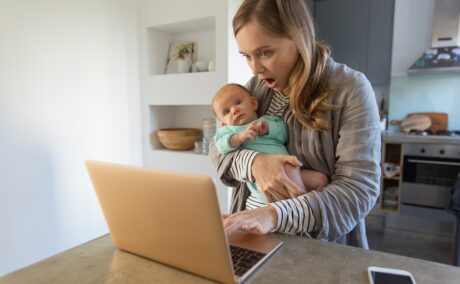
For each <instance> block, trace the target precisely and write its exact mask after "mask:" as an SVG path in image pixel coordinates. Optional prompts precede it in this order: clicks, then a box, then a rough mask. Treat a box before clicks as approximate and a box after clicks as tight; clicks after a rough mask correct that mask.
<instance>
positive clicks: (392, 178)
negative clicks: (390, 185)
mask: <svg viewBox="0 0 460 284" xmlns="http://www.w3.org/2000/svg"><path fill="white" fill-rule="evenodd" d="M382 178H383V179H385V180H397V181H400V179H401V177H400V176H396V177H382Z"/></svg>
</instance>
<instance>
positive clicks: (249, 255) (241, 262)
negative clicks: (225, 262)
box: [230, 246, 265, 276]
mask: <svg viewBox="0 0 460 284" xmlns="http://www.w3.org/2000/svg"><path fill="white" fill-rule="evenodd" d="M230 253H231V255H232V263H233V271H234V272H235V275H237V276H242V275H243V274H244V273H246V272H247V271H248V270H250V269H251V268H252V267H253V266H254V265H255V264H256V263H257V262H258V261H259V260H261V259H262V258H263V257H264V256H265V253H261V252H257V251H253V250H250V249H245V248H241V247H236V246H230Z"/></svg>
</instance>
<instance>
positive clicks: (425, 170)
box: [401, 156, 460, 208]
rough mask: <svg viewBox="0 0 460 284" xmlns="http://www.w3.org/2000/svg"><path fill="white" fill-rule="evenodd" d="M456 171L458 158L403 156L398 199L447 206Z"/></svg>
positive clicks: (406, 202) (414, 203)
mask: <svg viewBox="0 0 460 284" xmlns="http://www.w3.org/2000/svg"><path fill="white" fill-rule="evenodd" d="M459 172H460V160H459V159H446V158H434V157H420V156H404V162H403V175H402V178H403V182H402V185H401V202H402V203H404V204H410V205H419V206H428V207H433V208H447V207H448V206H449V203H450V200H451V190H452V187H453V185H454V183H455V181H456V179H457V174H458V173H459Z"/></svg>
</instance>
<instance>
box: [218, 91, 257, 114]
mask: <svg viewBox="0 0 460 284" xmlns="http://www.w3.org/2000/svg"><path fill="white" fill-rule="evenodd" d="M229 87H238V88H240V89H242V90H244V91H245V92H246V93H248V95H251V93H250V92H249V90H248V89H246V87H245V86H243V85H240V84H237V83H228V84H225V85H223V86H222V88H220V89H219V90H218V91H217V92H216V94H215V95H214V97H213V98H212V102H211V110H212V113H213V114H214V116H216V117H217V114H216V112H215V111H214V101H215V100H216V97H217V95H218V94H220V92H222V91H223V90H225V89H227V88H229Z"/></svg>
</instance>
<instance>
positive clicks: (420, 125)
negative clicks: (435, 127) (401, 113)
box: [391, 114, 431, 133]
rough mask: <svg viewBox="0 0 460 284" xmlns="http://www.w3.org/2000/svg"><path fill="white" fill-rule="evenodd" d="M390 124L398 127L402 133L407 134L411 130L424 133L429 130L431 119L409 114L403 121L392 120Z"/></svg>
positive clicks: (421, 115)
mask: <svg viewBox="0 0 460 284" xmlns="http://www.w3.org/2000/svg"><path fill="white" fill-rule="evenodd" d="M391 124H393V125H399V126H400V127H401V130H402V131H404V132H406V133H409V132H411V130H417V131H424V130H427V129H429V128H430V126H431V119H430V117H429V116H426V115H423V114H410V115H408V116H407V117H406V118H405V119H404V120H403V121H400V120H392V121H391Z"/></svg>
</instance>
